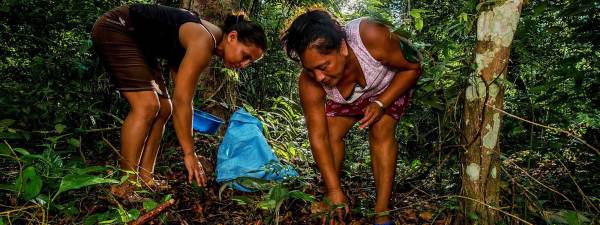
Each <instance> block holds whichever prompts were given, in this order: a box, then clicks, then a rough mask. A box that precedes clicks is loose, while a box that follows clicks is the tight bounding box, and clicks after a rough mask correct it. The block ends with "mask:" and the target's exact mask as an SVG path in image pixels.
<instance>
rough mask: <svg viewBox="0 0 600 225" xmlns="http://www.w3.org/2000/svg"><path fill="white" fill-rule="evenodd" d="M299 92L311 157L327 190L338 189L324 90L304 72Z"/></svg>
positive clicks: (301, 76)
mask: <svg viewBox="0 0 600 225" xmlns="http://www.w3.org/2000/svg"><path fill="white" fill-rule="evenodd" d="M298 83H299V84H298V86H299V92H300V104H301V105H302V111H304V118H305V121H306V126H307V127H308V140H309V142H310V148H311V150H312V152H313V157H314V159H315V162H317V166H318V167H319V171H321V175H322V176H323V180H324V182H325V187H326V188H327V191H335V190H340V189H341V186H340V178H339V175H338V174H337V172H336V170H335V163H334V160H333V153H332V150H331V144H330V143H329V133H328V129H327V117H326V115H325V91H324V90H323V87H321V85H320V84H319V83H317V82H316V81H314V80H313V79H311V78H310V77H308V75H307V74H306V73H304V72H303V73H302V74H300V80H299V82H298Z"/></svg>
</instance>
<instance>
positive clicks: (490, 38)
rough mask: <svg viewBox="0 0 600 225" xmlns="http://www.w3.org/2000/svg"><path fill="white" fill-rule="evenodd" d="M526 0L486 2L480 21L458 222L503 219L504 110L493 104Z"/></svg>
mask: <svg viewBox="0 0 600 225" xmlns="http://www.w3.org/2000/svg"><path fill="white" fill-rule="evenodd" d="M482 4H485V3H482ZM522 4H523V0H505V1H501V2H497V3H496V4H494V5H491V6H489V7H488V8H482V12H481V14H480V15H479V18H478V21H477V46H476V49H475V63H476V65H477V69H476V71H475V73H472V74H471V75H469V76H468V84H467V89H466V92H465V103H464V127H465V129H464V136H463V139H462V142H463V144H464V145H465V152H464V153H463V154H462V158H461V173H462V176H461V179H462V186H461V187H462V189H461V194H462V195H463V196H464V197H465V199H461V201H462V209H463V210H464V211H463V214H462V216H459V218H458V220H457V224H483V225H485V224H496V222H497V221H498V220H499V213H498V211H497V209H498V208H499V176H498V174H499V171H500V167H499V158H500V147H499V145H498V143H499V141H498V140H499V132H500V124H501V122H502V114H500V113H499V112H498V111H496V110H494V109H493V107H496V108H499V109H502V108H503V103H504V87H503V85H502V83H503V82H504V80H505V79H506V73H507V66H508V60H509V50H510V45H511V42H512V39H513V36H514V32H515V30H516V28H517V24H518V22H519V16H520V11H521V6H522ZM484 7H485V6H484ZM492 106H493V107H492ZM486 205H487V206H486ZM491 207H493V208H491Z"/></svg>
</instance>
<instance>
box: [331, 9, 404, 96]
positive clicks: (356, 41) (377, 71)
mask: <svg viewBox="0 0 600 225" xmlns="http://www.w3.org/2000/svg"><path fill="white" fill-rule="evenodd" d="M363 19H364V18H358V19H354V20H352V21H350V22H348V24H346V27H345V30H346V36H347V37H346V42H347V43H348V46H349V47H350V48H352V51H354V54H355V55H356V57H357V58H358V62H359V63H360V67H361V68H362V71H363V73H364V76H365V80H366V83H367V85H366V86H365V87H364V88H363V87H360V86H358V85H357V86H356V87H355V89H354V92H353V94H352V96H350V98H349V99H344V97H343V96H342V94H341V93H340V91H339V90H338V89H337V88H336V87H326V86H323V89H324V90H325V92H326V93H327V98H328V99H329V100H332V101H334V102H337V103H341V104H350V103H352V102H355V101H357V100H360V99H365V98H369V97H371V96H375V95H378V94H380V93H381V92H383V91H384V90H385V89H386V88H387V87H388V85H389V84H390V82H391V81H392V79H393V78H394V75H395V74H396V70H395V69H393V68H390V67H387V66H385V65H383V64H381V63H380V62H379V61H377V60H376V59H375V58H373V56H371V54H370V53H369V51H368V50H367V48H366V47H365V45H364V44H363V42H362V40H361V38H360V32H359V29H360V22H361V21H362V20H363Z"/></svg>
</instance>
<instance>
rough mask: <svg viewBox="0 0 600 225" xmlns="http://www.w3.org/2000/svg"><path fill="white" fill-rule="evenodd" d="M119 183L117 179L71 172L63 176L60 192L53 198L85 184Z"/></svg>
mask: <svg viewBox="0 0 600 225" xmlns="http://www.w3.org/2000/svg"><path fill="white" fill-rule="evenodd" d="M106 183H110V184H117V183H119V181H117V180H115V179H108V178H103V177H99V176H92V175H87V174H82V175H80V174H69V175H67V176H65V177H63V178H62V180H61V181H60V187H59V188H58V192H56V194H55V195H54V197H53V198H52V199H55V198H56V196H58V195H59V194H60V193H63V192H65V191H69V190H74V189H79V188H82V187H85V186H90V185H96V184H106Z"/></svg>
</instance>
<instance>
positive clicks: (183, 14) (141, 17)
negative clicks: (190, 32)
mask: <svg viewBox="0 0 600 225" xmlns="http://www.w3.org/2000/svg"><path fill="white" fill-rule="evenodd" d="M129 17H130V19H131V23H132V25H133V35H134V37H135V39H136V40H137V41H138V43H139V44H140V48H141V49H142V51H143V52H144V54H145V55H147V56H149V57H157V58H165V59H167V61H168V62H169V65H170V66H172V67H175V68H177V67H179V64H180V63H181V60H182V59H183V56H184V55H185V49H184V48H183V46H182V45H181V42H180V41H179V27H180V26H181V25H182V24H184V23H187V22H195V23H200V24H202V22H201V20H200V18H198V17H197V16H196V15H194V14H192V13H191V12H189V11H187V10H184V9H179V8H173V7H168V6H162V5H150V4H132V5H130V6H129Z"/></svg>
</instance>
